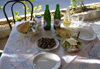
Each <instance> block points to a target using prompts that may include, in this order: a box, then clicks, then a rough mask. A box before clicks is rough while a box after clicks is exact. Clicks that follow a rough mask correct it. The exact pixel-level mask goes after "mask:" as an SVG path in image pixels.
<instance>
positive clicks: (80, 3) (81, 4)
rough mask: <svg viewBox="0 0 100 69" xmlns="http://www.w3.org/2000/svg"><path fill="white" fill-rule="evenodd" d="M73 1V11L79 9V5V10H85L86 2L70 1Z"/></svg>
mask: <svg viewBox="0 0 100 69" xmlns="http://www.w3.org/2000/svg"><path fill="white" fill-rule="evenodd" d="M70 1H71V4H72V5H71V9H73V8H76V9H77V8H78V7H77V4H78V5H79V8H81V10H83V8H84V3H83V2H84V1H85V0H81V2H79V0H70Z"/></svg>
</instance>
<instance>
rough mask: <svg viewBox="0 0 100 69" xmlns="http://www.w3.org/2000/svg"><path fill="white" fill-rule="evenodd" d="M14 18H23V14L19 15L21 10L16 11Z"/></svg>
mask: <svg viewBox="0 0 100 69" xmlns="http://www.w3.org/2000/svg"><path fill="white" fill-rule="evenodd" d="M14 18H15V21H18V20H19V19H21V16H20V15H19V11H16V12H14Z"/></svg>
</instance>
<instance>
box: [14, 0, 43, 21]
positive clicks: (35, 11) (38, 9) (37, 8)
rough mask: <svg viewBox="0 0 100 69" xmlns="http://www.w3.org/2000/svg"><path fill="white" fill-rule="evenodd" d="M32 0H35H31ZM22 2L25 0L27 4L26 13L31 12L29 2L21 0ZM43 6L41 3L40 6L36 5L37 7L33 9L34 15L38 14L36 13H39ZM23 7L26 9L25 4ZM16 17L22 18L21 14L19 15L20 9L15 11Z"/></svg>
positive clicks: (32, 0)
mask: <svg viewBox="0 0 100 69" xmlns="http://www.w3.org/2000/svg"><path fill="white" fill-rule="evenodd" d="M30 1H31V2H34V0H30ZM21 2H23V3H24V4H25V6H26V13H27V14H31V10H32V7H29V3H28V2H25V1H21ZM41 7H42V5H39V6H36V7H34V8H33V9H34V10H33V14H34V17H35V15H36V13H39V11H40V10H41ZM23 9H25V7H24V6H23ZM14 17H15V20H16V21H17V20H19V19H20V18H21V16H19V11H16V12H14ZM27 18H29V16H27Z"/></svg>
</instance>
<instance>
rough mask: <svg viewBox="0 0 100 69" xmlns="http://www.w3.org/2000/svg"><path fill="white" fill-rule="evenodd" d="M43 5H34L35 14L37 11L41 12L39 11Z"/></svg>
mask: <svg viewBox="0 0 100 69" xmlns="http://www.w3.org/2000/svg"><path fill="white" fill-rule="evenodd" d="M41 7H42V5H39V6H36V7H34V12H33V14H34V15H36V13H39V11H40V10H41Z"/></svg>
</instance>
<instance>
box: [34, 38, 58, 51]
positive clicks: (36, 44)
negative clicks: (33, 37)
mask: <svg viewBox="0 0 100 69" xmlns="http://www.w3.org/2000/svg"><path fill="white" fill-rule="evenodd" d="M43 38H53V37H43ZM40 39H41V38H40ZM54 40H55V41H56V45H55V46H54V47H53V48H50V49H43V48H40V47H39V46H38V40H37V41H36V43H35V46H36V47H37V48H38V49H39V50H42V51H51V50H54V49H56V48H57V47H58V46H59V41H58V40H57V39H55V38H54Z"/></svg>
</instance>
